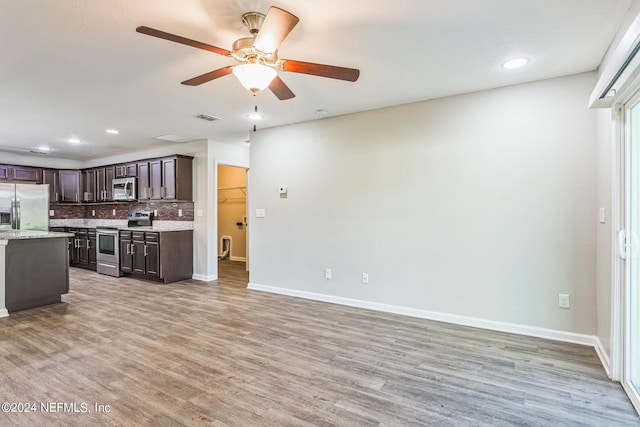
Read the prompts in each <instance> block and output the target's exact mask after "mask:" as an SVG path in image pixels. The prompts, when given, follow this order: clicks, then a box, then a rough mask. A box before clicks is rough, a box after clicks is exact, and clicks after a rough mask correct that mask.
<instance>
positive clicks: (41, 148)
mask: <svg viewBox="0 0 640 427" xmlns="http://www.w3.org/2000/svg"><path fill="white" fill-rule="evenodd" d="M38 150H39V151H46V152H49V151H51V148H50V147H47V146H46V145H41V146H39V147H38Z"/></svg>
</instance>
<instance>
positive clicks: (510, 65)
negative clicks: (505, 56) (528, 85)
mask: <svg viewBox="0 0 640 427" xmlns="http://www.w3.org/2000/svg"><path fill="white" fill-rule="evenodd" d="M528 62H529V60H528V59H527V58H513V59H510V60H508V61H507V62H505V63H504V64H502V68H506V69H507V70H513V69H516V68H520V67H522V66H523V65H526V64H527V63H528Z"/></svg>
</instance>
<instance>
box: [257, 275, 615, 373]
mask: <svg viewBox="0 0 640 427" xmlns="http://www.w3.org/2000/svg"><path fill="white" fill-rule="evenodd" d="M247 287H248V288H249V289H253V290H256V291H264V292H271V293H274V294H281V295H289V296H293V297H298V298H305V299H310V300H314V301H323V302H329V303H333V304H340V305H347V306H350V307H358V308H365V309H369V310H375V311H383V312H387V313H394V314H402V315H405V316H411V317H418V318H421V319H429V320H436V321H439V322H447V323H453V324H457V325H464V326H472V327H476V328H482V329H490V330H494V331H499V332H509V333H513V334H520V335H527V336H532V337H537V338H546V339H550V340H554V341H564V342H568V343H573V344H582V345H587V346H590V347H596V340H597V338H596V337H595V336H593V335H584V334H576V333H573V332H565V331H558V330H555V329H546V328H539V327H536V326H527V325H518V324H514V323H506V322H498V321H495V320H485V319H478V318H475V317H467V316H458V315H455V314H447V313H440V312H436V311H429V310H421V309H416V308H410V307H402V306H397V305H389V304H382V303H377V302H371V301H363V300H357V299H352V298H344V297H338V296H334V295H326V294H318V293H315V292H307V291H298V290H295V289H286V288H279V287H276V286H267V285H260V284H258V283H249V285H248V286H247ZM596 351H598V350H597V348H596ZM605 369H606V368H605Z"/></svg>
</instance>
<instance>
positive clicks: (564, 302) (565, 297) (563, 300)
mask: <svg viewBox="0 0 640 427" xmlns="http://www.w3.org/2000/svg"><path fill="white" fill-rule="evenodd" d="M558 307H560V308H570V307H571V302H570V298H569V294H558Z"/></svg>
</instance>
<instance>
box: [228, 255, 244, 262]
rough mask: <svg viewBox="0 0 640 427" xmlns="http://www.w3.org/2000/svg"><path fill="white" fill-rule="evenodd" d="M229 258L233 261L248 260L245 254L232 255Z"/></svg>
mask: <svg viewBox="0 0 640 427" xmlns="http://www.w3.org/2000/svg"><path fill="white" fill-rule="evenodd" d="M229 259H230V260H231V261H241V262H247V257H244V256H230V257H229Z"/></svg>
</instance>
